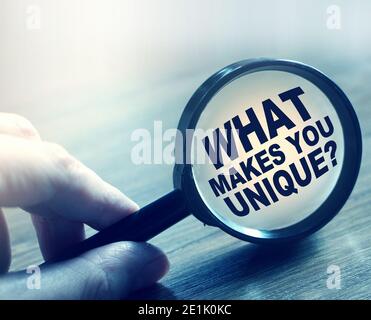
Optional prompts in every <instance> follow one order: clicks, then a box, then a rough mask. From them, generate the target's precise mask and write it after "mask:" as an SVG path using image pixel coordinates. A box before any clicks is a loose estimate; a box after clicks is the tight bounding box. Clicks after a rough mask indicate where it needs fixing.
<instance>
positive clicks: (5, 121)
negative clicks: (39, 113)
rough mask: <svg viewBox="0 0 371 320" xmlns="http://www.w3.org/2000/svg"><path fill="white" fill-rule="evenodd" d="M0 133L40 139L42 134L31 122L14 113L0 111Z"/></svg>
mask: <svg viewBox="0 0 371 320" xmlns="http://www.w3.org/2000/svg"><path fill="white" fill-rule="evenodd" d="M0 134H9V135H13V136H17V137H20V138H26V139H35V140H40V135H39V133H38V132H37V130H36V129H35V127H34V126H33V125H32V124H31V122H30V121H29V120H27V119H26V118H24V117H22V116H20V115H17V114H14V113H4V112H0Z"/></svg>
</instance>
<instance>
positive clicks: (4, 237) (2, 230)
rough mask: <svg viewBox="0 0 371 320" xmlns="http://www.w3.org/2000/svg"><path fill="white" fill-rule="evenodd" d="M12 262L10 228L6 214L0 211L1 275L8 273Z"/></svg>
mask: <svg viewBox="0 0 371 320" xmlns="http://www.w3.org/2000/svg"><path fill="white" fill-rule="evenodd" d="M10 262H11V250H10V239H9V232H8V227H7V225H6V221H5V217H4V213H3V212H2V210H1V209H0V274H1V273H5V272H7V271H8V269H9V266H10Z"/></svg>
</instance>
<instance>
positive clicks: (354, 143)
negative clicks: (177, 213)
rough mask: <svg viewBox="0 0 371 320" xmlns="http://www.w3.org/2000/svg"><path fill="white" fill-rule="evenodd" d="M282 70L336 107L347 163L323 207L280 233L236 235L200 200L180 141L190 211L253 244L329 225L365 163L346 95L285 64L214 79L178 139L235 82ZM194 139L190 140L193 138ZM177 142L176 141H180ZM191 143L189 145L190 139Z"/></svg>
mask: <svg viewBox="0 0 371 320" xmlns="http://www.w3.org/2000/svg"><path fill="white" fill-rule="evenodd" d="M263 70H278V71H285V72H290V73H293V74H296V75H299V76H301V77H303V78H305V79H306V80H308V81H310V82H311V83H313V84H314V85H315V86H316V87H318V88H319V89H320V90H321V91H322V92H323V93H324V94H325V95H326V96H327V98H328V99H329V100H330V102H331V103H332V105H333V106H334V108H335V110H336V112H337V114H338V116H339V119H340V123H341V125H342V128H343V134H344V150H345V152H344V161H343V167H342V171H341V173H340V176H339V179H338V181H337V183H336V185H335V187H334V189H333V191H332V192H331V194H330V195H329V196H328V198H327V199H326V200H325V202H324V203H323V204H322V205H321V206H320V207H319V208H318V209H317V210H316V211H315V212H313V213H312V214H311V215H310V216H308V217H307V218H305V219H304V220H302V221H300V222H298V223H296V224H294V225H292V226H289V227H285V228H282V229H276V230H255V229H250V230H247V232H246V233H241V232H238V231H236V230H234V229H232V228H230V227H229V226H228V225H226V224H224V223H223V222H222V221H220V220H219V219H218V218H216V217H215V215H214V214H213V212H212V211H211V210H209V208H208V207H207V206H206V204H205V203H204V202H203V200H202V198H201V197H200V195H199V193H198V190H197V186H196V183H195V181H194V178H193V173H192V165H191V164H186V163H185V157H187V155H186V151H187V150H186V143H185V140H184V141H182V142H183V143H182V146H183V150H182V154H183V155H184V158H183V161H181V162H182V163H177V164H176V165H175V168H174V174H173V181H174V187H175V188H177V189H180V190H182V193H183V196H184V198H185V200H186V203H187V207H188V209H189V210H190V212H191V213H193V214H194V215H195V216H196V217H197V218H198V219H200V220H201V221H203V222H204V223H207V224H209V225H213V226H217V227H219V228H220V229H222V230H224V231H225V232H227V233H229V234H230V235H232V236H234V237H237V238H239V239H241V240H245V241H249V242H255V243H272V242H274V243H277V242H283V241H292V240H294V239H299V238H302V237H305V236H307V235H309V234H311V233H313V232H315V231H317V230H318V229H320V228H322V227H323V226H324V225H325V224H327V223H328V222H329V221H330V220H331V219H332V218H333V217H334V216H335V215H336V214H337V213H338V212H339V211H340V210H341V208H342V207H343V205H344V204H345V202H346V201H347V199H348V198H349V196H350V194H351V192H352V190H353V188H354V185H355V183H356V181H357V177H358V174H359V169H360V165H361V158H362V136H361V129H360V125H359V122H358V119H357V116H356V113H355V111H354V109H353V106H352V104H351V102H350V101H349V99H348V98H347V96H346V95H345V93H344V92H343V91H342V90H341V89H340V88H339V87H338V86H337V85H336V84H335V83H334V82H333V81H332V80H331V79H329V78H328V77H327V76H326V75H324V74H323V73H322V72H320V71H318V70H317V69H315V68H313V67H311V66H308V65H306V64H303V63H300V62H296V61H291V60H282V59H266V58H260V59H248V60H243V61H240V62H237V63H234V64H231V65H229V66H227V67H225V68H223V69H221V70H220V71H218V72H216V73H215V74H213V75H212V76H211V77H210V78H209V79H207V80H206V81H205V82H204V83H203V84H202V85H201V86H200V87H199V88H198V89H197V90H196V92H195V93H194V94H193V96H192V97H191V99H190V100H189V102H188V103H187V105H186V107H185V109H184V112H183V114H182V116H181V119H180V121H179V125H178V130H179V132H180V133H181V137H180V139H185V137H186V130H187V129H195V127H196V125H197V122H198V120H199V118H200V116H201V113H202V112H203V110H204V109H205V107H206V106H207V104H208V102H209V101H210V100H211V99H212V98H213V96H214V95H215V94H216V93H217V92H218V91H219V90H221V89H222V88H223V87H224V86H226V85H227V84H229V83H230V82H231V81H233V80H235V79H237V78H239V77H241V76H243V75H246V74H249V73H253V72H259V71H263ZM189 138H190V137H187V139H189ZM178 141H179V140H177V142H178ZM188 141H190V140H188Z"/></svg>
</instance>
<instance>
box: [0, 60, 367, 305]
mask: <svg viewBox="0 0 371 320" xmlns="http://www.w3.org/2000/svg"><path fill="white" fill-rule="evenodd" d="M307 62H308V63H311V61H310V60H309V61H307ZM316 66H317V67H319V68H320V69H322V70H323V71H324V72H325V73H327V74H328V75H329V76H330V77H332V78H333V79H334V80H335V81H336V82H337V83H338V84H339V85H340V86H341V87H342V88H343V89H344V91H345V92H346V93H347V94H348V95H349V97H350V99H351V101H352V103H353V104H354V107H355V109H356V112H357V114H358V116H359V119H360V122H361V127H362V135H363V145H364V153H363V163H362V168H361V172H360V175H359V179H358V182H357V185H356V187H355V189H354V191H353V193H352V195H351V197H350V199H349V200H348V202H347V203H346V205H345V207H344V208H343V209H342V210H341V212H340V213H339V214H338V215H337V216H336V217H335V219H333V220H332V221H331V222H330V223H329V224H328V225H327V226H325V227H324V228H323V229H322V230H320V231H319V232H317V233H316V234H314V235H313V236H311V237H309V238H307V239H305V240H303V241H301V242H299V243H295V244H293V245H292V246H290V247H288V246H285V247H273V248H269V247H260V246H257V245H253V244H249V243H244V242H242V241H239V240H237V239H234V238H232V237H231V236H229V235H227V234H225V233H223V232H222V231H220V230H218V229H216V228H212V227H205V226H204V225H203V224H202V223H200V222H199V221H198V220H196V218H194V217H188V218H187V219H185V220H183V221H182V222H180V223H179V224H177V225H175V226H174V227H172V228H170V229H169V230H167V231H166V232H164V233H163V234H161V235H159V236H158V237H156V238H154V239H153V240H152V241H151V242H152V243H154V244H156V245H158V246H159V247H161V248H162V249H163V250H164V251H165V252H166V253H167V254H168V256H169V259H170V262H171V270H170V272H169V274H168V275H167V276H166V277H165V278H164V279H163V280H162V281H161V282H160V284H158V285H155V286H154V287H152V288H149V289H147V290H145V291H142V292H139V293H137V294H135V295H133V296H132V297H131V298H140V299H142V298H143V299H312V298H315V299H317V298H319V299H350V298H357V299H358V298H360V299H365V298H371V240H370V238H371V231H370V226H371V196H370V195H371V175H370V170H369V167H370V162H371V152H370V148H369V146H370V145H371V125H370V123H371V108H370V101H371V90H370V88H369V83H370V79H371V65H370V64H366V65H362V64H359V65H358V66H355V67H354V66H352V67H351V66H350V64H331V63H328V62H327V63H322V64H321V63H319V64H316ZM218 67H219V66H218ZM213 71H214V70H204V71H202V72H200V74H197V75H193V76H188V77H184V78H181V79H177V80H176V81H169V82H164V83H157V84H155V85H153V86H152V88H151V89H146V90H145V91H143V90H139V89H138V90H137V91H136V92H135V91H132V92H125V90H123V89H122V88H113V89H112V92H108V93H107V92H99V91H97V92H87V93H85V94H80V96H79V99H74V97H73V95H70V96H69V97H67V98H65V97H60V96H58V95H56V96H55V97H50V98H49V100H48V101H45V102H44V101H35V102H32V104H31V105H26V106H23V107H22V108H19V109H17V110H6V111H13V112H19V113H21V114H22V115H24V116H26V117H28V118H29V119H31V121H32V122H33V123H34V124H35V126H36V127H38V129H39V130H40V132H41V134H42V135H43V136H44V138H45V139H48V140H52V141H56V142H58V143H61V144H63V145H64V146H65V147H66V148H67V149H69V150H70V151H71V153H73V154H74V155H76V156H77V157H78V158H79V159H80V160H82V161H83V162H85V163H86V164H87V165H88V166H90V167H91V168H92V169H94V170H95V171H97V172H98V174H100V175H101V176H102V177H103V178H104V179H106V180H108V181H109V182H110V183H112V184H114V185H115V186H117V187H119V188H120V189H121V190H123V191H124V192H125V193H126V194H128V195H129V196H130V197H132V198H133V199H135V200H136V201H137V202H138V203H139V204H140V205H144V204H146V203H149V202H151V201H152V200H154V199H157V198H158V197H159V196H161V195H163V194H165V193H167V192H168V191H170V190H171V189H172V166H170V165H155V164H154V165H134V164H132V162H131V160H130V152H131V148H132V146H133V145H134V142H131V141H130V134H131V133H132V131H133V130H134V129H136V128H149V129H151V128H152V130H153V121H154V120H162V121H163V125H164V129H165V128H169V127H176V125H177V121H178V119H179V116H180V114H181V112H182V109H183V107H184V105H185V104H186V102H187V100H188V98H189V97H190V96H191V94H192V93H193V91H194V90H195V89H196V88H197V86H198V85H199V84H200V83H201V82H202V81H203V80H204V79H205V78H206V77H207V76H208V75H209V74H211V73H212V72H213ZM6 215H7V218H8V221H9V223H10V226H11V236H12V245H13V263H12V270H18V269H21V268H25V267H26V266H27V265H29V264H31V263H38V262H40V261H41V256H40V252H39V250H38V245H37V242H36V238H35V234H34V231H33V230H32V226H31V223H30V219H29V216H28V215H27V214H25V213H24V212H21V211H20V210H18V209H6ZM91 233H92V231H91V230H89V234H91ZM330 265H337V266H339V267H340V270H341V289H338V290H337V289H333V290H330V289H328V288H327V286H326V280H327V278H328V274H327V268H328V266H330Z"/></svg>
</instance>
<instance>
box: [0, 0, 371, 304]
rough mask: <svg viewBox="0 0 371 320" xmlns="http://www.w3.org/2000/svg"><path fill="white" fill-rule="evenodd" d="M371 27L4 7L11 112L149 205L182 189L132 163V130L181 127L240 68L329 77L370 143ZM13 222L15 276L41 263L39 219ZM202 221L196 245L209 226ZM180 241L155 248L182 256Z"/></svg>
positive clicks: (291, 7)
mask: <svg viewBox="0 0 371 320" xmlns="http://www.w3.org/2000/svg"><path fill="white" fill-rule="evenodd" d="M370 21H371V1H367V0H356V1H346V0H342V1H341V0H337V1H327V0H311V1H309V0H307V1H294V0H281V1H274V0H271V1H267V0H266V1H249V0H222V1H221V0H202V1H200V0H176V1H174V0H157V1H151V0H130V1H129V0H63V1H62V0H59V1H58V0H33V1H29V0H0V111H2V112H16V113H19V114H21V115H23V116H25V117H27V118H29V119H30V120H31V121H32V122H33V124H34V125H35V126H36V127H37V128H38V129H39V131H40V133H41V135H42V136H43V138H44V139H45V140H51V141H55V142H58V143H60V144H63V145H64V146H65V147H66V148H67V149H68V150H70V151H71V153H73V154H74V155H76V156H77V157H78V158H79V159H80V160H82V161H83V162H85V163H86V164H87V165H88V166H90V167H91V168H92V169H94V170H95V171H97V172H98V174H100V175H101V176H102V177H103V178H104V179H106V180H108V181H109V182H111V183H113V184H114V185H116V186H118V187H119V188H120V189H121V190H123V191H124V192H125V193H127V194H128V195H129V196H131V197H132V198H134V200H136V201H137V202H138V203H139V204H141V205H143V204H145V203H148V202H150V201H152V200H154V199H156V198H157V197H158V196H160V195H162V194H164V193H166V192H168V191H170V190H171V188H172V180H171V175H172V167H171V166H166V165H146V166H135V165H134V164H132V163H131V161H130V151H131V148H132V146H133V142H132V141H131V140H130V135H131V133H132V131H133V130H135V129H136V128H149V129H152V128H153V121H154V120H162V121H163V123H164V129H166V127H175V126H176V125H177V122H178V119H179V116H180V114H181V112H182V110H183V107H184V106H185V104H186V103H187V101H188V99H189V98H190V97H191V95H192V93H193V92H194V91H195V90H196V88H197V87H198V86H199V85H200V84H201V83H202V82H203V81H204V80H205V79H206V78H207V77H209V76H210V75H211V74H212V73H214V72H215V71H217V70H218V69H220V68H222V67H224V66H226V65H228V64H230V63H233V62H235V61H238V60H243V59H246V58H252V57H262V56H264V57H272V58H285V59H293V60H298V61H301V62H304V63H307V64H310V65H313V66H315V67H317V68H319V69H320V70H321V71H323V72H324V73H326V74H328V76H329V77H330V78H332V79H334V80H335V82H337V83H338V84H339V85H340V87H342V89H343V90H344V91H345V92H346V93H347V94H348V95H349V98H350V100H351V101H352V102H353V104H354V107H355V109H356V112H357V114H358V116H359V117H360V120H361V126H362V130H363V134H364V136H365V137H366V136H367V135H369V134H370V132H371V129H370V125H369V124H368V123H367V121H368V119H369V117H367V115H369V112H368V104H369V101H370V94H371V93H370V76H371V42H370V39H371V22H370ZM365 152H366V156H367V152H368V151H367V150H366V151H365ZM154 166H155V167H156V168H155V169H154ZM364 168H365V167H364ZM364 170H365V169H364ZM362 190H363V189H362ZM362 190H361V191H362ZM365 192H366V191H365ZM362 205H363V208H370V203H369V202H366V203H363V204H362ZM6 213H7V217H8V220H9V221H10V225H11V233H12V242H13V247H14V248H13V249H14V250H13V257H14V259H13V265H12V269H13V270H14V269H19V268H23V267H25V266H27V265H28V264H30V263H33V262H38V261H40V254H39V252H38V246H37V243H36V240H35V236H34V233H33V230H32V227H31V224H30V222H29V217H28V215H26V214H24V213H22V212H20V210H17V209H8V210H7V211H6ZM190 219H193V218H190ZM192 223H195V224H191V225H190V226H189V227H188V226H187V225H184V226H183V228H184V229H182V230H183V231H184V232H186V234H187V236H189V234H190V232H193V231H194V232H195V233H196V231H197V230H201V228H202V226H199V224H197V225H196V222H195V221H193V220H192ZM187 228H189V229H187ZM197 228H199V229H197ZM89 232H91V231H89ZM184 232H183V234H182V233H180V235H181V236H182V237H183V238H184V237H185V235H184ZM187 232H188V233H187ZM200 232H201V231H200ZM166 237H168V238H166ZM169 237H170V238H171V233H169V234H168V236H166V235H164V236H162V238H161V236H160V237H159V239H158V240H155V243H157V244H159V245H160V246H162V247H163V248H164V247H165V248H164V249H165V250H166V251H168V252H171V250H175V249H174V248H173V247H171V245H170V244H168V239H169ZM174 237H175V236H174ZM189 238H190V237H189ZM174 239H175V240H177V238H172V240H174ZM348 240H349V241H353V242H354V239H351V238H350V239H348ZM348 240H347V238H343V241H345V242H346V241H348ZM156 241H157V242H156ZM179 241H180V240H179ZM353 242H352V245H354V244H353ZM174 245H175V244H174ZM174 259H176V258H174ZM368 263H369V260H368ZM175 270H177V269H176V267H175ZM173 274H174V276H173V278H172V276H171V275H170V278H169V279H170V280H168V281H169V283H170V282H171V281H172V280H171V279H173V280H174V279H175V280H176V279H177V278H176V277H177V276H176V275H175V274H176V273H173ZM175 280H174V281H175ZM179 281H180V280H179ZM175 283H176V281H175ZM178 285H179V283H178ZM279 289H280V288H277V290H278V291H277V292H279ZM367 292H368V291H367ZM195 296H197V295H195ZM210 297H213V296H209V298H210Z"/></svg>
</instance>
